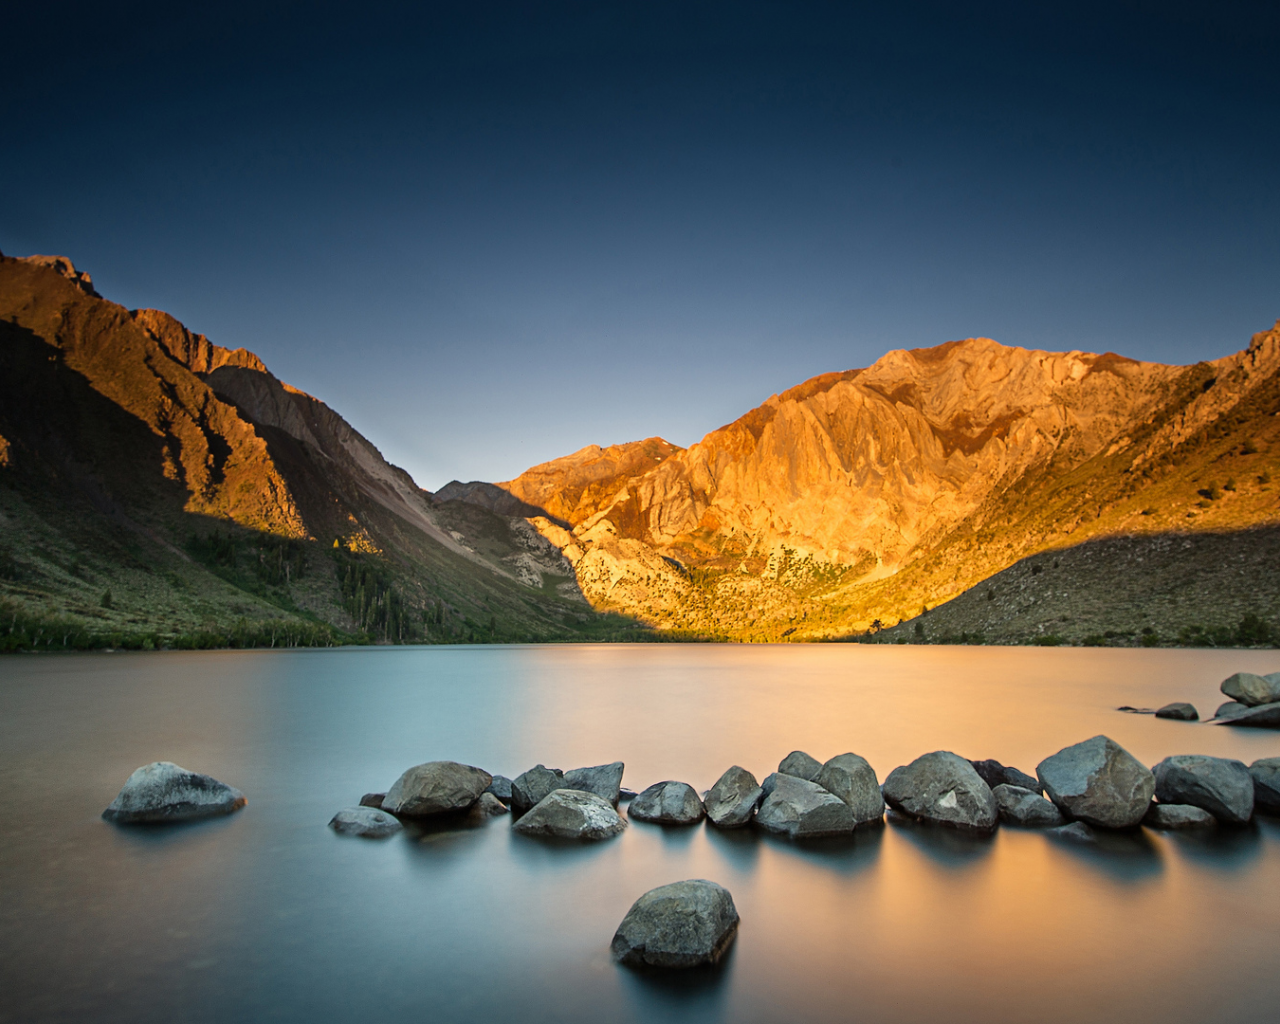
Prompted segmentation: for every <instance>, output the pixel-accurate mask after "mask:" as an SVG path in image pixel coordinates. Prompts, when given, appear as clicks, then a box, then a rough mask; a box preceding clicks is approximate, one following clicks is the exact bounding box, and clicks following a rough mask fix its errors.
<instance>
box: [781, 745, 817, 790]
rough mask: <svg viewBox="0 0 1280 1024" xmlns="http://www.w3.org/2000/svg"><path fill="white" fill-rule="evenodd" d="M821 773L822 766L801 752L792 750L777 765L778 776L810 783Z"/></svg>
mask: <svg viewBox="0 0 1280 1024" xmlns="http://www.w3.org/2000/svg"><path fill="white" fill-rule="evenodd" d="M821 771H822V764H821V762H819V761H818V760H817V759H816V758H812V757H810V756H809V755H808V754H806V753H805V752H804V751H803V750H793V751H791V753H789V754H788V755H787V756H786V757H784V758H783V759H782V761H781V763H780V764H779V765H778V774H779V775H791V776H794V777H795V778H797V779H805V780H806V781H808V782H812V781H813V780H814V779H816V778H817V777H818V773H819V772H821Z"/></svg>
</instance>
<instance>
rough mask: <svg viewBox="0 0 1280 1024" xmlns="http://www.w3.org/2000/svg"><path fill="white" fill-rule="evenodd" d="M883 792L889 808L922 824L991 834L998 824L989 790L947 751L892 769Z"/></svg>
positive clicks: (936, 752) (996, 812) (971, 769)
mask: <svg viewBox="0 0 1280 1024" xmlns="http://www.w3.org/2000/svg"><path fill="white" fill-rule="evenodd" d="M883 788H884V798H885V800H886V801H887V802H888V804H889V806H890V807H892V808H894V809H895V810H899V811H902V812H903V813H905V814H909V815H911V816H912V817H914V818H920V819H922V820H924V821H932V822H935V823H937V824H939V825H950V826H951V827H953V828H964V829H973V830H974V831H977V832H990V831H991V830H992V829H993V828H995V827H996V822H997V821H998V820H999V815H998V810H997V807H996V798H995V797H994V796H992V795H991V787H990V786H988V785H987V784H986V783H985V782H983V781H982V777H981V776H980V775H979V774H978V773H977V772H976V771H974V768H973V765H971V764H970V763H969V762H968V761H966V760H965V759H964V758H963V757H960V756H959V755H957V754H953V753H951V751H949V750H935V751H934V752H933V753H931V754H925V755H923V756H921V757H917V758H916V759H915V760H914V761H912V762H911V763H910V764H908V765H903V766H902V767H901V768H895V769H894V770H893V771H891V772H890V773H889V777H888V778H886V779H885V780H884V787H883Z"/></svg>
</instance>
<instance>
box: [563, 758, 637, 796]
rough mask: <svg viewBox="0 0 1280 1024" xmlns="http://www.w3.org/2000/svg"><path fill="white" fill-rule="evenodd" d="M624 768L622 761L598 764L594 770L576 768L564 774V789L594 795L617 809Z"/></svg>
mask: <svg viewBox="0 0 1280 1024" xmlns="http://www.w3.org/2000/svg"><path fill="white" fill-rule="evenodd" d="M624 767H625V765H623V763H622V762H621V761H614V762H613V763H612V764H598V765H596V766H595V767H594V768H574V769H573V770H572V771H567V772H565V773H564V788H565V789H580V790H582V791H583V792H584V793H594V794H595V795H596V796H598V797H600V799H602V800H608V801H609V803H610V804H612V805H613V806H614V807H617V806H618V797H619V796H620V795H621V791H622V772H623V769H624Z"/></svg>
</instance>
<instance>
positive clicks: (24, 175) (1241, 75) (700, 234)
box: [0, 0, 1280, 489]
mask: <svg viewBox="0 0 1280 1024" xmlns="http://www.w3.org/2000/svg"><path fill="white" fill-rule="evenodd" d="M199 6H207V7H210V8H216V9H215V10H212V11H201V10H194V8H197V7H199ZM362 6H364V7H373V8H376V9H375V10H361V9H359V8H360V7H362ZM25 7H26V8H27V10H25V11H10V12H7V13H6V15H5V35H6V37H7V38H6V54H5V68H4V76H5V85H4V88H3V90H0V111H2V113H3V118H4V124H5V128H6V131H5V133H4V136H3V139H4V142H3V145H0V250H3V251H4V252H5V253H6V254H10V255H26V254H28V253H32V252H44V253H62V254H65V255H67V256H70V257H71V258H72V259H73V260H74V261H75V262H76V264H77V265H78V266H80V267H82V268H83V269H86V270H88V271H89V272H90V273H91V274H92V275H93V277H94V281H95V283H96V284H97V285H98V287H99V290H100V291H102V292H103V294H104V295H106V296H107V297H108V298H111V299H114V300H116V301H118V302H122V303H124V304H125V305H127V306H130V307H136V306H155V307H159V308H161V309H166V310H168V311H169V312H171V313H173V314H174V315H176V316H177V317H179V318H180V319H181V320H183V321H184V322H185V323H186V324H187V325H188V326H189V327H191V328H192V329H194V330H197V331H202V332H204V333H206V334H208V335H209V336H210V337H211V338H212V339H213V340H214V341H215V342H217V343H219V344H222V345H227V346H230V347H237V346H242V345H243V346H246V347H248V348H251V349H253V350H254V351H256V352H257V353H259V355H261V356H262V357H263V358H264V359H265V360H266V362H267V364H268V365H269V366H270V367H271V368H272V369H273V370H274V371H275V373H276V374H277V375H278V376H280V377H281V378H282V379H284V380H287V381H289V382H290V383H292V384H294V385H296V386H298V387H301V388H304V389H305V390H307V391H310V392H311V393H313V394H315V395H317V396H318V397H320V398H322V399H324V400H325V401H326V402H328V403H329V404H330V405H332V406H333V407H334V408H336V409H337V410H338V411H339V412H341V413H342V414H343V415H344V416H346V417H347V419H348V420H350V421H351V422H352V424H353V425H354V426H355V427H356V428H357V429H359V430H360V431H361V432H363V433H364V434H365V435H366V436H368V437H369V438H370V439H371V440H373V441H374V443H375V444H377V445H378V446H379V447H380V448H381V449H382V451H383V453H384V454H385V455H386V456H387V457H388V458H389V459H391V460H392V461H394V462H396V463H398V464H400V465H403V466H404V467H405V468H407V469H408V470H409V471H410V472H411V473H413V475H414V476H415V478H416V479H417V480H418V482H419V483H420V484H422V485H423V486H426V487H428V488H433V489H434V488H437V487H439V486H441V485H442V484H444V483H445V482H446V481H448V480H449V479H451V478H453V477H460V478H462V479H489V480H494V479H504V478H508V477H510V476H513V475H515V474H517V473H519V472H520V471H521V470H522V469H524V468H526V467H527V466H529V465H531V464H533V463H535V462H539V461H542V460H545V459H548V458H552V457H554V456H556V455H560V454H565V453H567V452H570V451H573V450H575V449H577V448H579V447H581V446H582V445H585V444H590V443H599V444H609V443H612V442H617V441H624V440H630V439H634V438H638V437H644V436H648V435H653V434H660V435H662V436H664V437H666V438H668V439H669V440H671V441H674V442H676V443H679V444H685V445H687V444H690V443H692V442H693V441H695V440H697V439H698V438H699V437H700V436H702V434H704V433H705V432H706V431H708V430H710V429H714V428H715V427H717V426H719V425H721V424H723V423H725V422H727V421H729V420H731V419H733V418H735V417H736V416H738V415H740V414H741V413H743V412H745V411H746V410H747V409H749V408H751V407H752V406H754V405H756V404H758V403H759V402H760V401H762V400H763V399H765V398H766V397H767V396H768V395H770V394H771V393H773V392H776V391H780V390H782V389H784V388H786V387H788V386H790V385H793V384H795V383H798V382H799V381H801V380H803V379H805V378H807V377H809V376H812V375H813V374H816V373H821V372H825V371H829V370H839V369H847V368H849V367H853V366H861V365H866V364H868V363H870V362H872V361H874V360H875V359H876V358H877V357H878V356H879V355H881V354H882V353H883V352H884V351H886V350H888V349H891V348H898V347H915V346H923V345H932V344H937V343H939V342H943V341H947V340H949V339H953V338H962V337H969V336H974V335H985V336H989V337H993V338H996V339H997V340H999V341H1002V342H1005V343H1007V344H1016V345H1023V346H1028V347H1038V348H1049V349H1068V348H1084V349H1092V350H1113V351H1117V352H1121V353H1124V354H1126V355H1129V356H1133V357H1136V358H1143V359H1159V360H1164V361H1171V362H1194V361H1195V360H1197V359H1202V358H1213V357H1216V356H1220V355H1224V354H1226V353H1228V352H1231V351H1234V350H1236V349H1238V348H1241V347H1243V346H1244V345H1245V344H1246V343H1247V342H1248V338H1249V335H1250V334H1251V333H1252V332H1254V331H1257V330H1261V329H1264V328H1267V327H1269V326H1271V324H1272V322H1273V321H1274V320H1275V319H1276V318H1277V317H1278V316H1280V245H1278V244H1277V239H1278V238H1280V232H1278V230H1277V229H1278V228H1280V77H1278V76H1277V75H1276V71H1275V66H1276V61H1275V55H1276V53H1277V52H1280V46H1278V44H1280V13H1278V12H1280V8H1278V7H1277V5H1275V4H1274V3H1258V4H1250V3H1227V4H1182V3H1175V2H1161V3H1155V2H1153V3H1142V4H1128V3H1118V2H1109V3H1072V4H1067V3H1060V4H1027V3H1025V2H1020V3H1010V4H974V5H969V4H955V3H940V4H910V3H900V4H876V5H868V4H854V3H843V2H842V3H830V4H828V3H796V2H786V3H754V2H749V0H744V2H739V3H732V4H717V3H687V2H686V3H670V4H669V3H660V2H643V3H624V2H599V3H550V4H533V3H528V2H524V3H519V4H505V3H496V2H486V3H477V2H474V0H472V2H467V3H458V4H430V3H428V4H405V5H397V4H379V5H354V4H343V5H338V4H332V5H326V4H317V3H295V4H273V3H268V2H260V3H254V4H252V5H248V6H245V7H240V6H239V5H236V4H216V5H175V4H171V3H164V4H152V3H118V4H102V3H98V4H94V5H91V6H90V5H84V6H80V5H77V4H74V3H71V4H28V5H25ZM185 8H193V9H192V10H189V9H185Z"/></svg>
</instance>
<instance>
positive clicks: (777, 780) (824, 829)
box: [755, 772, 855, 839]
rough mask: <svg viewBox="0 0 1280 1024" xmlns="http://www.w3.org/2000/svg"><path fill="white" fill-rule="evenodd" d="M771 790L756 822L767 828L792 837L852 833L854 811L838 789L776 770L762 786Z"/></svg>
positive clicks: (758, 813) (769, 830) (757, 813)
mask: <svg viewBox="0 0 1280 1024" xmlns="http://www.w3.org/2000/svg"><path fill="white" fill-rule="evenodd" d="M762 789H764V790H765V792H766V793H767V794H768V795H767V796H766V797H765V798H764V802H763V803H762V804H761V805H760V809H759V810H758V811H757V812H756V819H755V820H756V824H757V825H758V826H760V828H762V829H764V830H765V831H766V832H773V833H775V834H777V835H783V836H786V837H787V838H789V839H813V838H817V837H818V836H841V835H848V834H849V833H851V832H852V831H853V828H854V824H855V823H854V820H853V811H851V810H850V809H849V805H848V804H847V803H845V802H844V801H843V800H841V799H840V798H839V797H838V796H836V795H835V794H834V793H829V792H827V790H825V789H823V788H822V787H821V786H819V785H818V784H817V783H816V782H809V781H808V780H806V779H798V778H796V777H795V776H794V775H783V774H781V773H779V772H775V773H774V774H773V775H770V776H769V778H767V779H765V785H764V786H763V787H762Z"/></svg>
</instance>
